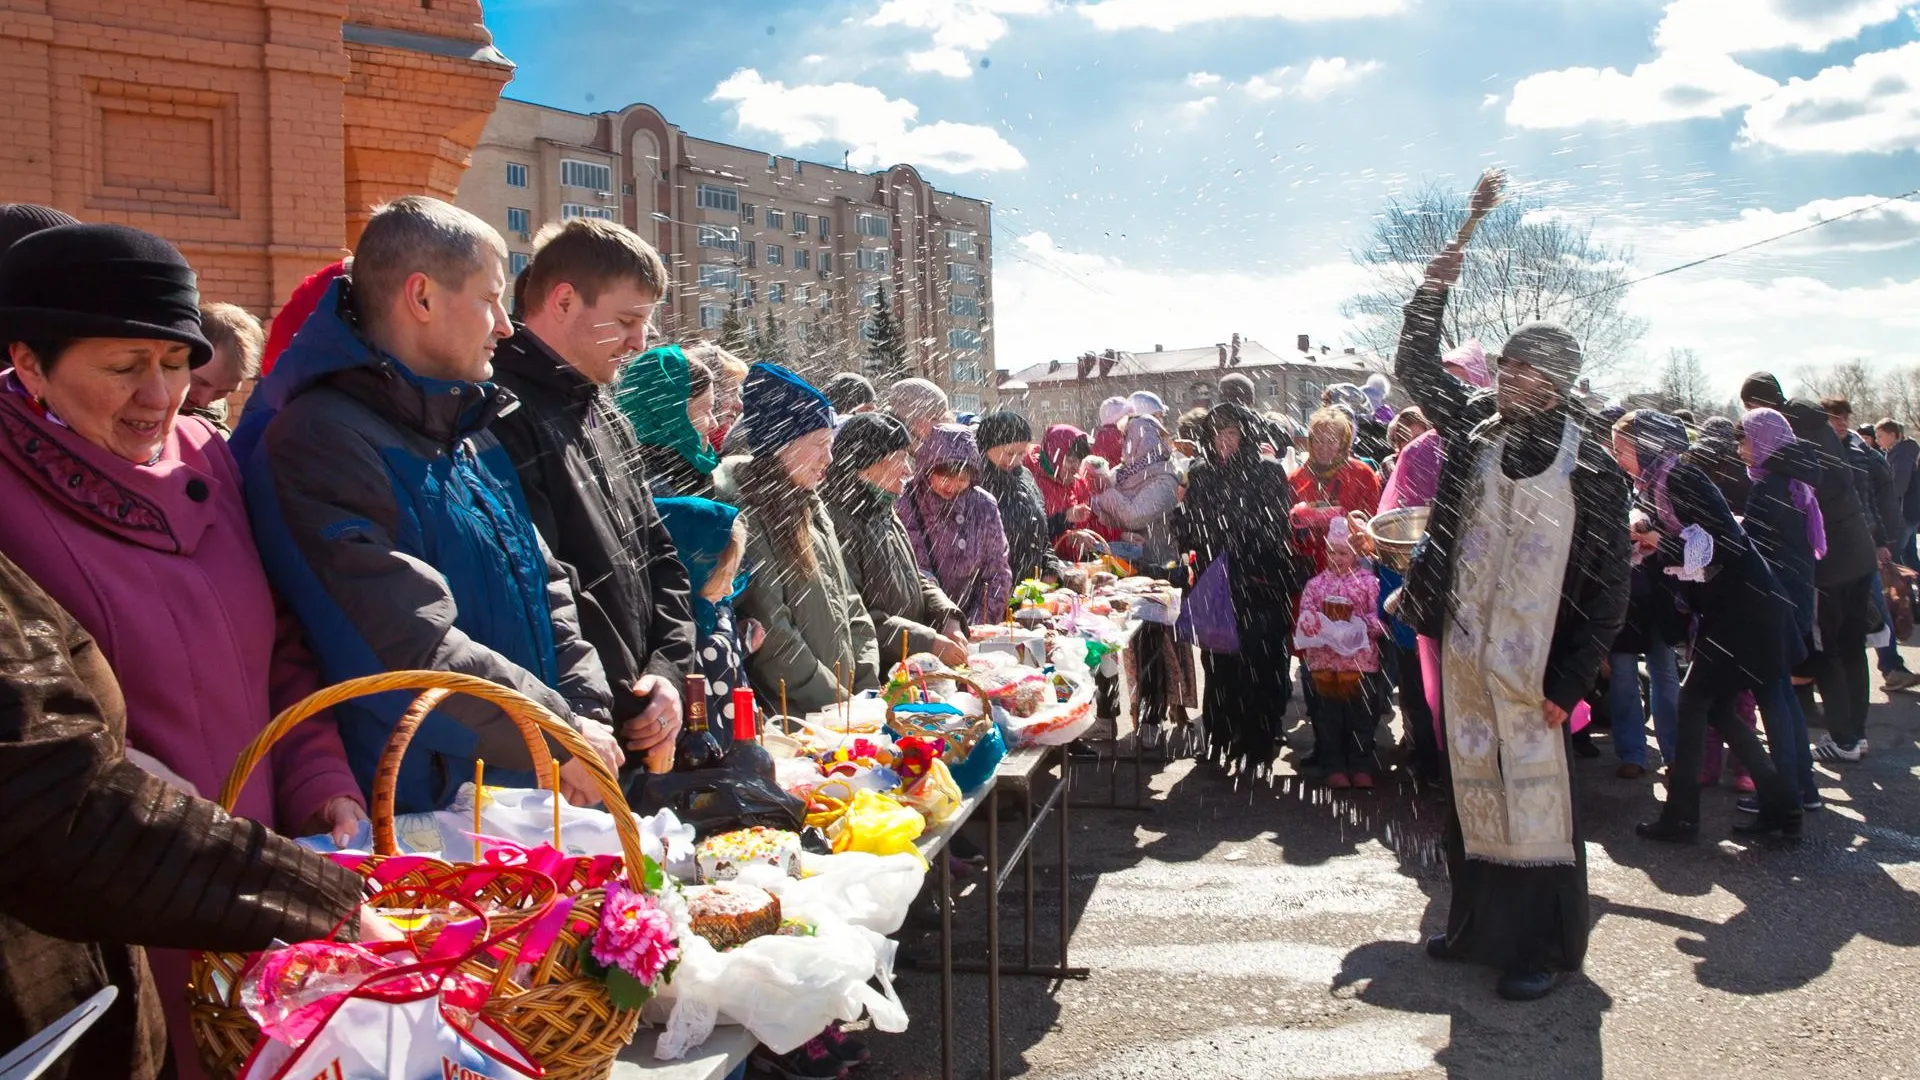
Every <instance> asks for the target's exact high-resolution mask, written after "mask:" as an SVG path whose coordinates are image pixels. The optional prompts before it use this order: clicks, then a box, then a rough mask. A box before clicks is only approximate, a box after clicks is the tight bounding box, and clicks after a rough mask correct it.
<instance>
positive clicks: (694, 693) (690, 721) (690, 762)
mask: <svg viewBox="0 0 1920 1080" xmlns="http://www.w3.org/2000/svg"><path fill="white" fill-rule="evenodd" d="M686 685H687V689H686V694H687V704H686V710H687V712H686V720H685V722H684V723H682V724H681V725H680V738H679V740H678V741H676V742H675V743H674V752H673V769H674V771H675V772H691V771H693V770H695V769H717V768H719V767H720V764H721V761H722V759H723V758H724V755H723V754H722V752H721V750H720V743H719V741H718V740H716V739H715V738H714V737H713V732H712V731H709V730H708V729H707V677H706V676H704V675H688V676H687V684H686Z"/></svg>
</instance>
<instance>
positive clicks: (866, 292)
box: [860, 282, 880, 308]
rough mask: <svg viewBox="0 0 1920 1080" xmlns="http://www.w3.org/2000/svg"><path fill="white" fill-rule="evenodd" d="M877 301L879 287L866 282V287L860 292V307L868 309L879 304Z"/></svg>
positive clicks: (878, 298)
mask: <svg viewBox="0 0 1920 1080" xmlns="http://www.w3.org/2000/svg"><path fill="white" fill-rule="evenodd" d="M879 301H880V286H879V285H878V284H877V283H875V282H868V283H867V284H866V286H865V287H864V288H862V289H861V290H860V306H861V307H863V308H870V307H872V306H874V305H875V304H877V303H879Z"/></svg>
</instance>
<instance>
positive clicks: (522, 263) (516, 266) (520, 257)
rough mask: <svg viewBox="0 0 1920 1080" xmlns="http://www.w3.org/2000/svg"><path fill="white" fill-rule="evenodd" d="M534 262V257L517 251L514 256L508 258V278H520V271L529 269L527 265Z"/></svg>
mask: <svg viewBox="0 0 1920 1080" xmlns="http://www.w3.org/2000/svg"><path fill="white" fill-rule="evenodd" d="M532 261H533V256H531V255H529V254H527V253H526V252H524V251H516V252H514V253H513V254H511V255H508V256H507V276H508V277H519V276H520V271H522V270H525V269H526V268H527V264H528V263H530V262H532Z"/></svg>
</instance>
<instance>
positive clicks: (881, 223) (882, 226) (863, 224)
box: [860, 214, 887, 236]
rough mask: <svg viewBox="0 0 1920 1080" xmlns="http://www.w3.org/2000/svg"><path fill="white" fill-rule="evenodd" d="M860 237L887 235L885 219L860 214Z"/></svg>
mask: <svg viewBox="0 0 1920 1080" xmlns="http://www.w3.org/2000/svg"><path fill="white" fill-rule="evenodd" d="M860 235H861V236H885V235H887V219H886V218H883V217H881V216H880V215H879V214H861V215H860Z"/></svg>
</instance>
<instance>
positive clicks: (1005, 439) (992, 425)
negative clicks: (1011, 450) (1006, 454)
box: [974, 409, 1033, 454]
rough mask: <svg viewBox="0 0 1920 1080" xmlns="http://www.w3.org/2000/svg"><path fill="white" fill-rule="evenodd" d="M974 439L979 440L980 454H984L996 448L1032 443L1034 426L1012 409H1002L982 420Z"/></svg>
mask: <svg viewBox="0 0 1920 1080" xmlns="http://www.w3.org/2000/svg"><path fill="white" fill-rule="evenodd" d="M974 437H975V438H976V439H978V440H979V442H980V452H981V453H983V454H984V453H986V452H987V451H989V450H991V449H993V448H994V447H996V446H1005V445H1007V444H1008V443H1021V442H1032V441H1033V425H1031V424H1029V423H1027V418H1026V417H1024V416H1021V415H1020V414H1019V413H1017V412H1014V411H1013V410H1012V409H1001V410H1000V411H998V412H991V413H988V414H987V415H985V416H983V417H981V418H980V429H979V430H978V431H976V432H975V433H974Z"/></svg>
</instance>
